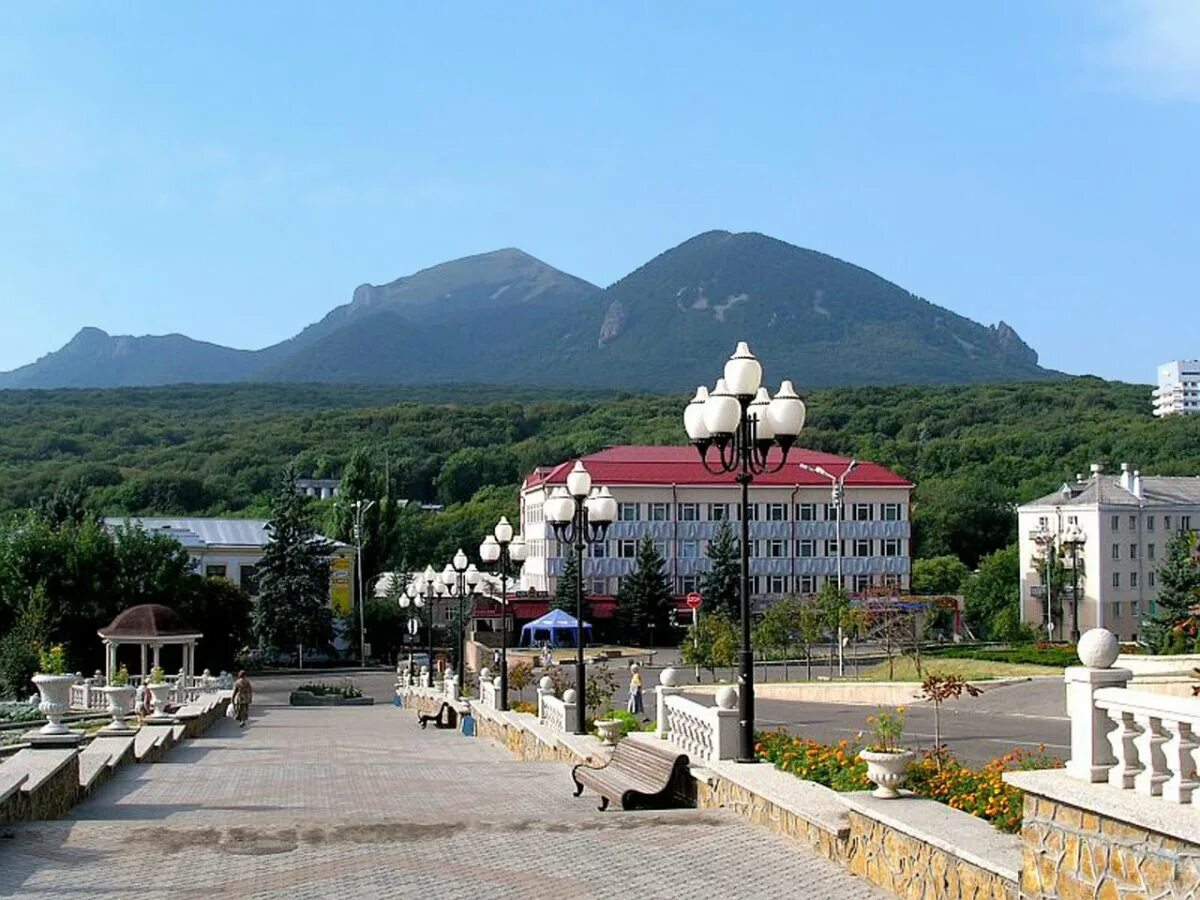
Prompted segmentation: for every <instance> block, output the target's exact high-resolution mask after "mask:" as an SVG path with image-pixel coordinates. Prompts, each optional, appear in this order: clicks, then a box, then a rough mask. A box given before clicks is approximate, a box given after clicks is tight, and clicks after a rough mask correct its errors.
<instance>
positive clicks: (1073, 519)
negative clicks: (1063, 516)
mask: <svg viewBox="0 0 1200 900" xmlns="http://www.w3.org/2000/svg"><path fill="white" fill-rule="evenodd" d="M1067 524H1068V525H1078V524H1079V516H1067Z"/></svg>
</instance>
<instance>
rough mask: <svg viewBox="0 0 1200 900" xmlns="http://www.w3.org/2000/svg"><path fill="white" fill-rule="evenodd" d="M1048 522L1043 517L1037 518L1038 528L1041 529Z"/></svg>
mask: <svg viewBox="0 0 1200 900" xmlns="http://www.w3.org/2000/svg"><path fill="white" fill-rule="evenodd" d="M1049 521H1050V520H1049V519H1047V518H1046V517H1045V516H1038V528H1041V527H1042V526H1043V525H1046V524H1048V523H1049Z"/></svg>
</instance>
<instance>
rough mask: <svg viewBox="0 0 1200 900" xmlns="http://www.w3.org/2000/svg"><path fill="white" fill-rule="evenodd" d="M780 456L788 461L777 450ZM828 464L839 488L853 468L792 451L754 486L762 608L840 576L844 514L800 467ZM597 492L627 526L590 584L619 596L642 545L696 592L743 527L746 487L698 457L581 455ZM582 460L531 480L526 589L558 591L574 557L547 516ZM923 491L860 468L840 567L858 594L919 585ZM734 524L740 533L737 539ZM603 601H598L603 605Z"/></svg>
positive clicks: (613, 531) (613, 530) (681, 585)
mask: <svg viewBox="0 0 1200 900" xmlns="http://www.w3.org/2000/svg"><path fill="white" fill-rule="evenodd" d="M774 452H775V453H778V451H774ZM800 462H804V463H807V464H808V465H811V466H822V467H824V468H825V469H826V471H828V472H829V473H830V474H831V475H832V476H834V477H835V478H836V477H838V476H839V475H841V474H842V472H844V471H845V470H846V468H847V467H848V466H849V464H850V462H851V461H850V460H849V459H845V458H843V457H840V456H834V455H833V454H829V453H818V452H816V451H813V450H804V449H799V448H797V449H793V450H792V452H791V454H790V455H789V457H788V463H787V465H786V466H784V468H783V469H782V471H780V472H778V473H776V474H774V475H763V476H758V477H756V478H755V480H754V484H753V485H751V487H750V504H751V522H750V539H751V547H750V553H751V561H750V573H751V576H752V578H753V582H752V585H753V591H754V595H755V601H756V603H757V604H758V605H759V606H761V605H762V604H764V603H766V602H768V601H770V600H772V599H775V598H777V597H779V596H781V595H783V594H787V593H791V592H795V593H799V594H811V593H814V592H816V591H818V590H820V588H821V586H822V585H823V584H824V583H825V582H826V581H836V578H837V571H838V555H839V554H838V546H837V539H836V536H837V534H838V530H839V529H838V523H837V516H838V513H837V510H836V508H835V507H834V505H833V504H832V502H831V500H832V497H831V485H830V482H829V481H828V480H826V479H824V478H822V477H821V476H819V475H817V474H814V473H811V472H806V471H804V470H802V469H801V468H800V467H799V465H798V463H800ZM583 463H584V465H585V466H586V467H587V469H588V471H589V472H590V473H591V476H592V483H593V484H595V485H597V486H599V485H605V486H607V487H608V488H609V489H610V490H611V491H612V495H613V497H614V498H615V499H616V501H617V504H618V506H617V509H618V513H617V521H615V522H614V523H613V524H612V526H611V527H610V528H609V529H608V534H607V537H606V540H605V541H604V542H603V543H602V544H598V545H597V544H593V545H591V546H590V547H589V549H588V556H587V561H586V570H585V577H586V581H585V585H586V588H587V591H588V593H589V594H591V595H593V596H594V597H598V598H609V599H611V597H612V596H613V595H615V594H616V593H617V591H618V590H619V589H620V584H621V579H622V578H624V577H625V576H627V575H629V574H630V573H632V572H633V568H634V557H635V555H636V553H637V545H638V542H639V541H640V540H641V539H642V538H643V537H645V536H647V535H649V536H650V537H651V538H652V539H653V540H654V542H655V544H656V545H657V549H658V551H659V553H660V554H661V555H662V557H663V559H664V560H665V562H666V568H667V573H668V574H669V576H670V578H671V582H672V584H673V585H674V588H675V591H676V592H677V593H678V594H680V595H683V594H687V593H688V592H690V591H694V590H697V589H698V588H699V585H700V580H701V576H702V575H703V573H704V572H706V571H707V570H708V568H709V565H710V561H709V559H708V558H707V556H706V555H705V549H706V548H707V546H708V542H709V541H710V540H712V538H713V536H714V535H715V534H716V531H717V528H718V527H719V526H720V523H721V521H722V520H729V521H731V522H734V523H736V521H737V515H738V507H739V490H740V489H739V488H738V486H737V485H736V484H735V483H734V481H733V476H732V475H724V476H716V475H711V474H709V473H708V472H707V471H706V470H705V469H704V466H703V465H701V463H700V458H699V456H698V454H697V453H696V450H695V448H693V447H690V446H686V447H638V446H634V447H611V448H609V449H607V450H602V451H600V452H599V453H593V454H592V455H590V456H585V457H583ZM573 464H574V460H571V461H568V462H564V463H561V464H559V465H558V466H552V467H544V468H539V469H536V470H535V471H533V472H532V473H531V474H530V475H529V476H528V477H527V478H526V479H525V483H524V485H523V486H522V488H521V528H522V532H523V533H524V535H525V541H526V548H527V557H526V561H525V571H524V576H523V577H524V583H525V584H526V585H527V586H528V587H529V588H531V589H533V590H535V591H550V592H552V591H553V590H554V589H555V585H556V583H557V580H558V576H559V575H560V574H561V573H562V571H563V568H564V565H565V550H566V548H564V547H562V546H560V545H559V544H558V542H557V541H556V540H554V537H553V532H552V529H551V528H550V526H549V525H548V524H546V521H545V518H544V516H543V513H542V507H543V504H544V503H545V500H546V497H547V495H548V493H549V491H551V490H553V489H554V488H555V487H558V486H560V485H565V484H566V479H567V473H568V472H569V471H570V469H571V466H572V465H573ZM912 489H913V485H912V484H911V483H910V482H908V481H907V480H905V479H904V478H901V477H900V476H899V475H896V474H895V473H894V472H891V471H889V470H887V469H885V468H884V467H883V466H879V465H876V464H875V463H868V462H864V463H860V464H859V465H858V467H857V468H856V469H854V471H853V472H851V473H850V474H849V476H848V477H847V478H846V479H845V494H844V498H843V504H842V511H843V515H842V518H843V521H842V523H841V528H840V532H841V539H842V546H841V550H842V553H841V568H842V575H843V579H844V581H843V583H844V585H845V587H846V589H847V590H848V591H860V590H863V589H865V588H867V587H868V586H873V585H883V584H894V585H896V586H897V587H899V588H901V589H907V587H908V583H909V560H910V523H909V497H910V495H911V493H912ZM737 528H738V526H737V525H736V524H735V525H734V534H735V536H736V535H737V534H738V530H737ZM594 602H595V601H594Z"/></svg>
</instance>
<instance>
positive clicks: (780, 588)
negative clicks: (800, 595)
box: [767, 575, 787, 594]
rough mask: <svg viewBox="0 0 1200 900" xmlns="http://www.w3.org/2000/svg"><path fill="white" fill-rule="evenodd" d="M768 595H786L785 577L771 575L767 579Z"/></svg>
mask: <svg viewBox="0 0 1200 900" xmlns="http://www.w3.org/2000/svg"><path fill="white" fill-rule="evenodd" d="M767 593H768V594H786V593H787V576H786V575H772V576H770V577H769V578H768V579H767Z"/></svg>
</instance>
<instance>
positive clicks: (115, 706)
mask: <svg viewBox="0 0 1200 900" xmlns="http://www.w3.org/2000/svg"><path fill="white" fill-rule="evenodd" d="M101 690H102V691H104V696H105V698H106V699H107V700H108V714H109V715H110V716H112V722H110V723H109V724H108V725H105V726H104V728H103V729H101V730H102V731H125V730H126V729H127V728H128V727H129V726H128V725H126V724H125V716H127V715H128V714H129V711H130V709H131V708H132V707H133V695H134V694H135V693H136V688H134V687H133V685H130V684H122V685H115V686H112V685H110V686H109V687H106V688H101Z"/></svg>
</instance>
